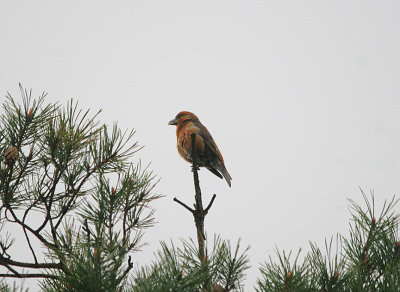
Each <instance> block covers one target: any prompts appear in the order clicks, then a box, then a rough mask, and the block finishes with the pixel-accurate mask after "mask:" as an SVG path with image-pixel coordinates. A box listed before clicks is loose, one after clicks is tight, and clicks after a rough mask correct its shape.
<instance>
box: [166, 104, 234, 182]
mask: <svg viewBox="0 0 400 292" xmlns="http://www.w3.org/2000/svg"><path fill="white" fill-rule="evenodd" d="M168 125H175V126H176V138H177V148H178V153H179V155H180V156H182V158H183V159H185V160H186V161H187V162H190V163H192V138H191V135H192V134H193V133H194V134H196V140H195V147H196V148H195V149H196V154H197V163H198V166H200V167H206V168H207V169H208V170H209V171H211V172H212V173H213V174H215V175H216V176H218V177H219V178H221V179H222V178H225V180H226V182H227V183H228V185H229V187H230V186H231V180H232V178H231V176H230V175H229V173H228V171H227V170H226V168H225V164H224V159H223V158H222V155H221V153H220V152H219V149H218V147H217V144H215V142H214V139H213V138H212V137H211V134H210V132H208V130H207V128H206V127H204V126H203V124H202V123H201V122H200V120H199V118H198V117H197V116H196V115H195V114H193V113H191V112H186V111H183V112H180V113H178V114H177V115H176V117H175V118H174V119H173V120H171V121H170V122H169V123H168Z"/></svg>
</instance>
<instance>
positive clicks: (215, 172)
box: [207, 167, 223, 179]
mask: <svg viewBox="0 0 400 292" xmlns="http://www.w3.org/2000/svg"><path fill="white" fill-rule="evenodd" d="M207 169H208V170H209V171H211V172H212V173H213V174H215V175H216V176H218V177H219V178H221V179H222V178H223V177H222V174H220V173H219V172H218V170H216V169H215V168H212V167H207Z"/></svg>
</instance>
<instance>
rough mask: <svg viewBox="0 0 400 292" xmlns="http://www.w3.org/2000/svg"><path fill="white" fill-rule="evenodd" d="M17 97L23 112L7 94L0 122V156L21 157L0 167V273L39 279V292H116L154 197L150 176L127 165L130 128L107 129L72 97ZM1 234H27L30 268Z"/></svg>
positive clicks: (149, 219)
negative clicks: (59, 101) (63, 101)
mask: <svg viewBox="0 0 400 292" xmlns="http://www.w3.org/2000/svg"><path fill="white" fill-rule="evenodd" d="M21 93H22V105H19V104H17V103H16V102H15V100H14V99H13V98H12V97H11V95H10V94H8V95H7V99H6V101H5V102H4V104H3V109H4V113H3V114H2V115H1V116H0V121H1V125H0V154H1V155H3V156H4V155H5V153H10V149H11V150H13V149H15V153H17V154H18V155H14V156H10V157H11V159H8V160H5V161H4V162H2V163H1V167H0V179H1V183H0V198H1V201H2V205H1V206H0V224H1V225H0V227H2V229H3V228H4V229H3V230H2V232H1V233H0V235H1V237H0V265H1V266H3V267H4V268H5V269H7V270H8V274H1V276H5V277H16V278H25V277H37V278H44V280H43V281H42V283H41V286H42V289H43V290H44V291H119V288H120V287H121V286H122V285H124V283H125V282H126V276H127V274H128V272H129V271H130V270H131V268H132V265H133V264H132V262H131V260H130V256H129V254H131V253H132V252H136V251H137V250H138V249H139V248H140V247H141V241H140V240H141V238H142V235H143V230H144V229H145V228H148V227H150V226H152V225H153V224H154V221H153V213H154V210H153V209H152V208H150V206H149V204H150V203H151V202H152V201H153V200H155V199H157V198H158V197H159V196H158V195H154V194H152V190H153V187H154V185H155V183H154V182H153V181H154V176H153V175H152V173H151V172H150V171H148V170H147V169H146V168H145V169H142V168H141V165H140V162H139V163H136V164H133V163H132V162H131V159H132V157H134V154H135V153H136V152H137V151H139V150H140V147H139V146H138V144H137V143H136V142H132V139H133V135H134V131H131V132H122V131H121V130H120V129H119V128H118V127H117V125H114V126H113V127H112V128H111V129H109V128H108V127H107V126H106V125H102V124H100V122H99V121H98V120H97V117H98V113H97V114H94V115H90V113H89V111H83V110H81V109H79V108H78V104H77V103H74V102H73V101H72V100H71V101H70V102H69V103H68V104H67V106H66V107H61V106H58V105H56V104H46V103H45V94H42V95H41V96H40V97H39V98H38V99H37V100H32V98H31V92H28V91H26V90H24V89H22V87H21ZM13 151H14V150H13ZM32 219H34V220H32ZM5 227H7V230H13V231H14V232H21V233H23V234H24V236H25V244H26V250H25V251H26V252H27V253H28V252H29V253H30V254H31V259H32V261H28V262H19V261H15V254H13V253H12V252H11V250H12V248H11V247H12V246H13V245H14V243H15V241H14V238H13V236H12V235H13V234H12V233H10V232H8V233H7V232H4V230H5ZM33 242H36V243H40V245H41V248H37V247H36V246H37V245H33V244H32V243H33ZM43 258H45V259H46V260H45V261H42V262H41V259H43ZM22 269H24V271H22Z"/></svg>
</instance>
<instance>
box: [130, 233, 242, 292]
mask: <svg viewBox="0 0 400 292" xmlns="http://www.w3.org/2000/svg"><path fill="white" fill-rule="evenodd" d="M248 249H249V248H246V249H245V250H244V251H240V247H239V242H238V243H237V245H236V247H235V248H234V249H232V247H231V246H230V243H229V241H224V240H221V239H220V238H219V237H215V238H214V242H213V247H212V249H211V250H209V249H208V248H206V257H205V258H204V259H203V260H200V257H199V255H200V254H199V250H198V248H197V247H196V244H195V243H194V242H193V241H192V240H191V241H185V240H183V241H182V247H181V248H177V247H175V246H174V244H173V243H171V246H170V247H168V246H167V245H166V244H165V243H161V250H160V251H158V253H157V255H156V261H155V262H153V263H152V264H151V265H150V266H148V267H143V268H141V269H139V270H138V271H137V272H136V275H135V276H134V278H133V279H132V282H133V284H132V288H131V290H128V291H132V292H144V291H154V292H157V291H160V292H161V291H187V292H190V291H193V292H195V291H196V292H197V291H214V290H213V289H216V287H218V286H219V287H221V288H222V289H223V290H221V291H243V290H242V288H243V287H242V286H243V283H242V282H243V280H244V278H245V274H244V272H245V271H246V270H247V269H248V268H249V266H248V257H247V251H248ZM215 291H217V290H215Z"/></svg>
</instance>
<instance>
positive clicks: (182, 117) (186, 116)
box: [168, 111, 199, 126]
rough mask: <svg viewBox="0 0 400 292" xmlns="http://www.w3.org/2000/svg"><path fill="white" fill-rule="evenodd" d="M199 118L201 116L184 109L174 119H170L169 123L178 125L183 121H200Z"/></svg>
mask: <svg viewBox="0 0 400 292" xmlns="http://www.w3.org/2000/svg"><path fill="white" fill-rule="evenodd" d="M198 120H199V118H198V117H197V116H196V115H195V114H194V113H191V112H186V111H183V112H180V113H178V114H177V115H176V116H175V118H174V119H173V120H171V121H169V123H168V125H174V126H176V125H178V123H182V122H184V121H198Z"/></svg>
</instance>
